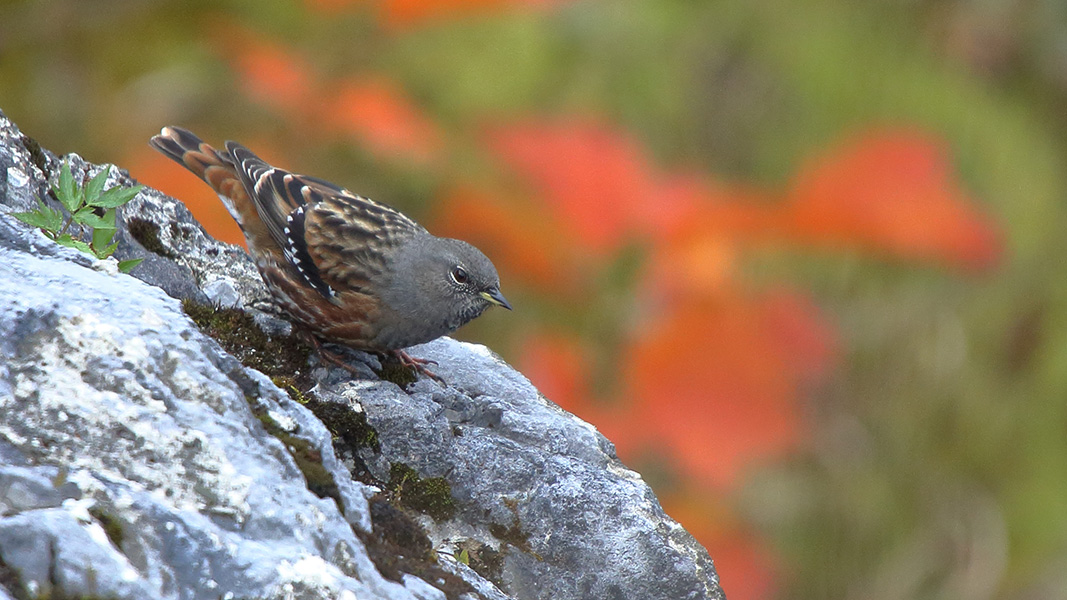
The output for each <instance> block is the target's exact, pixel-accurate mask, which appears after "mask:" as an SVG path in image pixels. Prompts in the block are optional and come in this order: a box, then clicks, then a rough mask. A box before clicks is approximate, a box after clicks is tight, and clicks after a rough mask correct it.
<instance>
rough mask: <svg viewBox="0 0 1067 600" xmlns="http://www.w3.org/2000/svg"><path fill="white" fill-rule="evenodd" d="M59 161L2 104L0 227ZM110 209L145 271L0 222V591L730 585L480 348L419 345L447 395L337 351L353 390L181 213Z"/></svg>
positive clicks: (619, 593)
mask: <svg viewBox="0 0 1067 600" xmlns="http://www.w3.org/2000/svg"><path fill="white" fill-rule="evenodd" d="M146 151H147V150H146ZM65 158H66V159H67V160H69V162H70V164H71V168H72V171H73V172H74V173H75V176H76V178H79V177H82V176H85V175H91V174H94V173H96V172H98V171H99V169H100V167H97V166H95V165H90V164H87V163H85V162H84V161H82V160H81V159H80V158H79V157H77V156H76V155H70V156H68V157H65ZM60 164H61V161H60V159H58V158H57V157H55V156H54V155H51V154H50V153H48V152H47V151H44V150H41V149H40V148H37V147H36V145H35V144H34V143H33V142H32V140H29V139H28V138H24V137H23V136H22V135H21V133H20V132H19V131H18V130H17V128H16V127H15V126H14V124H12V123H11V122H10V121H8V120H7V119H6V117H3V115H2V114H0V176H3V177H5V178H4V179H0V192H2V196H0V205H2V208H0V213H8V212H12V211H18V210H28V209H30V208H32V206H34V205H35V202H36V201H35V197H36V196H42V197H43V196H45V195H46V194H47V189H48V182H49V181H54V180H55V178H56V176H57V173H58V170H59V165H60ZM131 183H132V182H131V181H130V180H129V177H128V176H127V175H126V174H125V173H124V172H121V171H120V170H118V169H114V168H112V169H111V174H110V176H109V180H108V185H109V186H111V185H129V184H131ZM120 214H121V218H122V220H123V222H124V227H122V228H120V230H119V233H118V235H117V236H116V239H117V241H118V242H119V247H118V251H117V252H116V257H118V258H120V259H126V258H133V257H142V258H146V260H145V261H144V262H143V263H142V264H141V265H139V266H138V267H136V268H135V269H134V270H133V271H132V273H131V274H132V275H133V276H132V277H131V276H127V275H123V274H120V273H118V272H117V270H116V269H114V266H113V265H112V266H111V267H108V268H101V266H102V265H107V264H110V263H111V261H110V259H109V261H103V262H101V261H96V260H95V259H93V258H92V257H89V256H88V255H85V254H82V253H80V252H78V251H76V250H72V249H68V248H63V247H60V246H58V245H56V244H54V243H53V242H51V241H50V240H48V239H47V238H45V237H44V236H43V235H41V234H40V233H39V232H37V231H36V230H34V229H31V228H30V227H27V226H25V225H23V224H22V223H20V222H18V221H16V220H15V219H14V218H12V217H10V216H9V215H7V214H0V280H3V282H4V284H3V285H2V286H0V597H3V592H4V591H5V590H6V593H7V595H9V596H12V597H26V596H27V595H30V596H43V595H48V594H53V593H54V594H56V595H62V594H67V595H77V594H92V595H99V596H103V597H110V598H183V599H185V598H189V599H193V598H204V599H208V598H211V599H216V598H242V597H247V598H300V599H304V598H308V599H310V598H353V599H354V598H359V599H367V598H405V599H408V598H412V599H413V598H420V599H421V598H449V599H460V598H485V599H490V600H495V599H504V598H516V599H542V598H544V599H548V598H551V599H553V600H560V599H579V598H635V599H637V598H640V599H656V598H663V599H672V600H673V599H679V598H692V599H698V598H722V597H723V596H722V591H721V590H720V589H719V586H718V579H717V576H716V574H715V570H714V568H713V566H712V562H711V559H710V558H709V557H708V555H707V552H706V551H705V550H704V549H703V548H702V547H701V546H700V545H699V544H698V543H697V542H696V541H695V540H694V539H693V538H692V536H690V535H689V534H688V533H686V532H685V531H684V530H683V529H682V528H681V527H680V526H679V525H678V524H677V523H675V522H674V521H672V520H671V519H670V518H668V517H667V516H666V515H665V514H664V513H663V510H662V509H661V508H660V506H659V503H658V502H657V500H656V498H655V496H654V495H653V493H652V492H651V490H650V489H649V488H648V486H647V485H645V483H644V482H643V481H642V480H641V478H640V477H639V476H638V475H637V474H636V473H634V472H633V471H630V470H628V469H626V467H624V466H623V465H622V464H621V463H620V462H619V460H618V459H617V457H616V456H615V452H614V447H613V446H612V445H611V443H610V442H609V441H607V440H606V439H605V438H604V437H603V436H601V435H600V434H599V433H598V432H597V431H596V429H595V428H593V427H592V426H591V425H589V424H587V423H585V422H583V421H581V420H579V419H578V418H576V417H574V416H573V415H570V414H568V413H566V412H564V411H563V410H561V409H560V408H559V407H557V406H556V405H554V404H552V403H551V402H550V401H548V400H546V399H545V398H544V397H543V396H541V395H540V394H539V393H538V392H537V390H536V389H535V388H534V387H533V386H532V385H531V384H530V382H529V381H527V380H526V378H524V377H523V376H522V375H521V374H519V373H517V372H515V371H514V370H512V369H511V368H510V367H509V366H508V365H506V364H505V363H504V362H503V361H501V360H500V359H499V358H498V357H496V356H495V355H494V354H492V353H491V352H490V351H488V350H487V349H485V348H484V347H481V346H476V345H471V344H464V343H460V342H457V341H454V340H451V339H447V338H442V339H439V340H436V341H434V342H431V343H429V344H425V345H422V346H418V347H415V348H414V349H412V350H411V352H412V354H414V355H415V356H420V357H423V358H429V359H432V360H435V361H437V362H438V363H439V366H438V367H437V368H435V371H436V372H437V373H438V374H440V375H441V376H442V377H444V379H445V380H446V381H448V385H447V386H442V385H440V384H438V383H436V382H433V381H430V380H427V379H419V380H417V381H414V382H413V383H410V384H408V385H404V384H405V379H404V378H405V377H410V373H406V372H397V371H396V367H395V366H391V365H389V364H385V365H383V364H382V363H380V362H379V361H378V359H377V358H376V357H374V356H371V355H367V354H365V353H362V352H356V351H350V350H347V349H339V350H338V351H339V352H342V353H343V355H344V356H345V357H346V360H348V361H349V362H350V363H351V364H353V365H355V366H356V368H357V370H359V371H360V373H361V375H360V378H358V379H353V376H352V375H351V374H350V373H349V372H348V371H345V370H342V369H339V368H326V367H325V366H323V365H322V364H320V363H319V362H318V358H317V357H316V356H315V355H314V354H313V353H312V354H311V356H310V359H308V358H307V354H306V352H307V350H306V348H305V349H304V350H300V348H301V347H302V346H301V343H300V342H299V341H298V340H297V338H295V337H294V338H287V337H286V336H288V335H289V327H288V325H287V323H286V322H285V321H284V319H280V318H279V315H277V314H275V313H273V309H272V307H271V305H270V303H269V296H268V294H267V293H266V291H265V289H264V288H263V286H262V284H261V282H260V280H259V278H258V275H257V274H256V272H255V269H254V267H253V266H252V264H251V261H250V260H249V259H248V258H247V256H246V255H245V254H244V252H243V251H241V250H240V249H239V248H235V247H232V246H228V245H225V244H221V243H219V242H217V241H215V240H213V239H211V238H210V237H208V236H207V235H206V234H205V233H204V231H203V229H202V228H201V227H200V225H199V224H198V223H197V222H196V221H195V220H194V219H193V218H192V216H191V215H190V214H189V212H188V211H187V210H186V209H185V207H184V206H183V205H182V204H181V203H180V202H177V201H175V200H173V199H171V198H168V197H166V196H164V195H162V194H160V193H158V192H156V191H154V190H149V189H146V190H144V191H142V192H141V193H140V194H139V195H138V197H137V198H136V199H135V200H134V201H132V202H131V203H130V204H129V205H127V206H126V207H124V208H123V209H121V213H120ZM182 300H185V301H186V302H187V303H186V304H185V306H184V308H183V305H182V302H181V301H182ZM189 302H191V304H190V303H189ZM211 303H213V304H215V305H218V306H221V307H228V306H242V307H243V308H244V311H245V312H240V311H229V312H226V311H224V310H216V308H212V307H211V306H210V304H211ZM187 313H189V314H193V315H194V316H196V315H199V316H197V321H198V322H200V323H201V324H202V325H203V326H204V327H208V328H209V329H211V328H221V327H224V326H227V324H229V326H233V327H235V328H236V327H245V328H247V329H241V330H240V331H242V332H245V333H243V334H242V335H244V336H245V337H240V336H237V337H236V338H235V337H234V336H233V335H230V334H227V333H225V332H222V333H220V331H221V329H211V330H212V331H213V332H214V335H216V336H217V337H218V340H219V341H218V342H217V341H216V340H214V339H212V338H211V337H208V336H207V335H205V334H204V333H203V332H202V331H201V329H200V328H199V327H198V326H197V325H196V324H194V322H193V321H192V320H191V319H190V317H189V316H188V315H187ZM246 314H247V315H251V318H248V317H246V316H245V315H246ZM263 331H266V332H267V333H263ZM253 340H258V341H253ZM280 340H281V341H280ZM260 343H262V344H274V345H273V346H264V347H262V348H261V347H258V346H256V344H260ZM220 344H222V345H220ZM224 347H225V348H228V349H229V351H227V350H225V349H224ZM238 357H239V358H240V360H241V361H243V362H245V363H246V364H254V365H257V366H259V367H260V368H263V369H264V370H265V371H268V372H269V373H270V375H271V377H268V376H267V375H264V374H263V373H261V372H259V371H257V370H254V369H252V368H249V367H247V366H244V365H242V364H241V362H240V361H239V360H238ZM294 357H295V358H294ZM286 361H288V362H286ZM379 374H382V375H379ZM382 376H384V377H385V379H383V378H382ZM272 377H273V380H272ZM390 380H392V381H398V382H400V383H401V385H398V384H397V383H393V382H392V381H390ZM276 384H277V385H276ZM279 386H281V387H279ZM283 388H284V389H283Z"/></svg>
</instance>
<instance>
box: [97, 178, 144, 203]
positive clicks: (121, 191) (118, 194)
mask: <svg viewBox="0 0 1067 600" xmlns="http://www.w3.org/2000/svg"><path fill="white" fill-rule="evenodd" d="M143 187H144V186H143V185H140V184H138V185H135V186H133V187H128V188H124V187H113V188H111V189H109V190H107V191H106V192H104V193H103V194H100V197H99V198H98V199H96V200H93V201H92V202H91V204H92V205H93V206H99V207H101V208H115V207H117V206H122V205H123V204H126V203H127V202H129V201H130V200H133V197H134V196H136V195H137V193H138V192H140V191H141V188H143Z"/></svg>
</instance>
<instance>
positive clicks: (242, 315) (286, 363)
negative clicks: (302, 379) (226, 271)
mask: <svg viewBox="0 0 1067 600" xmlns="http://www.w3.org/2000/svg"><path fill="white" fill-rule="evenodd" d="M182 310H184V311H185V314H187V315H189V318H191V319H192V320H193V322H194V323H196V324H197V326H198V327H200V329H201V330H202V331H203V332H204V333H206V334H207V335H209V336H211V337H213V338H215V340H216V341H218V343H219V344H221V345H222V347H223V348H224V349H225V350H226V351H227V352H229V353H230V354H232V355H234V356H236V357H237V359H238V360H240V361H241V364H243V365H245V366H246V367H251V368H253V369H255V370H257V371H260V372H262V373H265V374H266V375H268V376H272V377H276V376H281V377H289V378H293V381H295V380H296V378H297V377H298V375H300V374H301V373H302V369H305V368H306V367H307V362H308V355H309V354H310V353H311V346H310V345H309V344H308V343H307V342H306V341H304V339H303V338H302V337H301V336H299V335H297V334H291V335H288V336H285V337H278V338H272V337H270V336H268V335H267V334H266V333H263V330H262V329H260V328H259V325H256V322H255V320H254V319H252V316H251V315H250V314H248V313H246V312H245V311H243V310H241V309H237V308H218V307H215V306H212V305H210V304H204V303H201V302H196V301H195V300H191V299H185V300H183V301H182Z"/></svg>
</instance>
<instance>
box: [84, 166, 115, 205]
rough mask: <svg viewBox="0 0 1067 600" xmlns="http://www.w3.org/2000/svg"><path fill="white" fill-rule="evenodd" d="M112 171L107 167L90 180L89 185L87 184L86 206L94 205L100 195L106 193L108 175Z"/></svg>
mask: <svg viewBox="0 0 1067 600" xmlns="http://www.w3.org/2000/svg"><path fill="white" fill-rule="evenodd" d="M110 171H111V169H108V168H106V167H105V168H104V169H102V170H101V171H100V172H99V173H97V174H96V176H95V177H93V178H92V179H90V180H89V183H87V184H85V203H86V204H92V203H93V201H94V200H96V199H97V198H98V197H99V196H100V193H101V192H103V191H104V184H105V183H107V175H108V173H109V172H110Z"/></svg>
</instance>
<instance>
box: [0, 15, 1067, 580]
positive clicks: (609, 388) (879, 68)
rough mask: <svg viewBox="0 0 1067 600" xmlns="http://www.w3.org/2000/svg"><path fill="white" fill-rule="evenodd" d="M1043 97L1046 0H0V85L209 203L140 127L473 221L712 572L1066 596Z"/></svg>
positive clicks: (504, 316)
mask: <svg viewBox="0 0 1067 600" xmlns="http://www.w3.org/2000/svg"><path fill="white" fill-rule="evenodd" d="M1064 106H1067V3H1063V2H1060V1H1059V0H981V1H974V0H873V1H868V2H847V1H843V0H799V1H797V2H791V3H783V2H775V1H771V0H721V1H714V2H694V1H683V0H610V1H609V0H603V1H580V0H573V1H572V0H540V1H532V0H528V1H525V2H523V1H518V0H427V1H416V0H286V1H279V2H259V1H253V0H213V1H211V2H206V1H186V2H177V1H169V0H94V1H93V2H84V1H75V0H69V1H60V0H35V1H34V0H25V1H19V0H5V1H4V2H2V3H0V110H2V111H4V112H5V113H6V114H7V115H8V116H9V117H10V118H11V119H13V120H14V121H15V122H16V123H17V124H18V125H19V126H20V127H21V128H22V130H23V131H24V132H25V133H26V134H27V135H30V136H32V137H34V138H36V139H37V140H38V141H39V142H40V143H41V144H42V145H43V146H45V147H47V148H49V149H51V150H54V151H56V152H71V151H73V152H78V153H79V154H81V155H82V156H84V157H85V158H87V159H88V160H91V161H95V162H113V163H116V164H118V165H120V166H122V167H125V168H127V169H129V170H130V172H131V173H132V175H133V176H134V177H136V178H138V179H139V180H141V181H142V182H144V183H147V184H149V185H152V186H155V187H158V188H160V189H162V190H164V191H166V192H168V193H170V194H172V195H174V196H177V197H179V198H181V199H183V200H184V201H185V202H186V203H187V204H188V205H189V206H190V208H192V210H193V211H194V213H196V214H197V215H198V217H199V218H200V219H201V220H202V221H203V222H204V224H205V226H207V228H208V229H209V230H210V231H211V232H212V233H213V234H214V235H216V236H217V237H219V238H222V239H225V240H227V241H230V242H233V243H242V240H241V238H240V236H239V233H238V230H237V229H236V227H235V226H234V225H233V223H232V221H231V220H230V219H229V217H228V216H227V215H226V214H225V212H224V211H223V209H222V206H221V204H219V202H218V200H217V199H216V198H215V197H214V195H213V194H212V193H211V192H210V190H209V189H208V188H207V187H206V186H205V185H204V184H202V183H201V182H199V181H198V180H196V179H195V178H194V177H192V176H191V175H189V174H188V173H186V172H185V171H183V170H182V169H181V168H180V167H178V166H177V165H174V164H172V163H170V162H169V161H167V160H166V159H165V158H164V157H162V156H161V155H159V154H157V153H155V152H153V151H152V150H151V149H149V147H148V146H147V145H146V142H147V140H148V138H149V137H150V136H151V135H153V134H154V133H156V132H157V131H158V130H159V128H160V127H161V126H163V125H169V124H176V125H182V126H185V127H188V128H190V129H192V130H194V131H195V132H196V133H198V134H199V135H200V136H202V137H203V138H205V139H206V140H208V141H210V142H213V143H221V142H222V141H223V140H226V139H235V140H239V141H241V142H243V143H244V144H245V145H247V146H249V147H251V148H252V149H253V150H255V151H257V152H258V153H260V154H261V155H262V156H263V157H264V158H267V159H268V160H271V161H273V162H275V163H276V164H278V165H280V166H283V167H287V168H290V169H292V170H296V171H299V172H304V173H308V174H312V175H317V176H320V177H323V178H326V179H329V180H333V181H336V182H338V183H340V184H342V185H345V186H347V187H349V188H351V189H352V190H354V191H356V192H359V193H362V194H364V195H368V196H370V197H372V198H375V199H377V200H381V201H384V202H387V203H389V204H392V205H393V206H395V207H397V208H399V209H401V210H403V211H405V212H407V213H408V214H410V215H412V216H413V217H415V218H416V219H417V220H419V221H421V222H423V223H424V224H426V225H427V226H428V227H429V229H430V230H431V231H433V232H435V233H437V234H439V235H449V236H453V237H460V238H463V239H467V240H469V241H471V242H473V243H475V244H476V245H478V246H479V247H481V248H482V249H483V250H484V251H485V252H486V254H488V255H489V256H490V257H492V258H493V259H494V261H495V262H496V264H497V266H498V267H499V268H500V271H501V279H502V281H503V290H504V293H505V294H507V297H508V298H509V299H510V300H511V301H512V303H513V304H514V305H515V307H516V310H515V311H514V312H513V313H507V312H505V311H490V312H489V313H487V314H486V315H485V316H483V317H482V318H480V319H478V320H477V321H476V322H475V323H473V324H471V325H469V326H468V327H466V328H465V329H463V330H462V331H461V332H460V334H459V337H461V338H463V339H468V340H473V341H477V342H481V343H485V344H487V345H489V346H490V347H491V348H493V349H494V350H496V351H497V352H499V353H500V354H502V355H503V356H504V357H505V358H506V359H507V360H509V361H510V362H511V363H512V364H514V365H516V366H517V367H518V368H519V369H521V370H522V371H523V372H524V373H525V374H527V375H528V376H529V377H530V378H531V379H532V380H533V381H534V382H535V383H536V384H537V385H538V386H539V387H540V388H541V389H542V390H543V392H544V393H545V395H546V396H547V397H549V398H550V399H551V400H553V401H555V402H557V403H558V404H560V405H562V406H563V407H565V408H566V409H568V410H570V411H573V412H575V413H577V414H578V415H579V416H581V417H583V418H585V419H586V420H588V421H590V422H592V423H593V424H595V425H596V426H597V427H598V428H599V429H600V430H601V431H602V432H603V433H604V434H605V435H607V436H608V437H609V438H610V439H611V440H612V441H614V442H615V444H616V445H617V447H618V451H619V455H620V456H621V457H622V459H623V460H624V461H625V462H626V463H627V465H629V466H631V467H632V468H634V469H637V470H638V471H640V472H641V473H642V474H643V475H644V477H645V478H646V479H647V480H648V481H649V482H650V483H651V484H652V486H653V487H654V488H655V490H656V492H657V494H658V495H659V497H660V499H661V501H662V503H663V505H664V507H665V508H666V510H667V511H668V513H670V514H671V515H672V516H673V517H675V518H676V519H678V520H680V521H681V522H682V523H683V525H684V526H685V527H686V528H687V529H688V530H689V531H691V532H692V533H693V535H695V536H696V537H697V538H698V539H699V540H700V541H701V542H702V543H703V544H704V545H705V546H706V547H707V548H708V550H709V552H710V553H711V555H712V557H713V558H714V560H715V564H716V567H717V569H718V571H719V574H720V576H721V580H722V585H723V588H724V590H725V591H726V593H727V595H728V596H729V597H730V598H731V600H752V599H757V598H800V599H808V598H810V599H874V600H878V599H894V598H901V599H903V598H946V599H948V598H967V599H986V598H990V599H1006V598H1023V599H1031V598H1033V599H1037V598H1056V597H1059V598H1062V597H1067V402H1065V400H1067V272H1065V271H1067V260H1064V254H1065V251H1067V237H1065V236H1064V235H1063V234H1062V231H1063V230H1064V227H1065V225H1067V181H1065V176H1067V111H1065V110H1064Z"/></svg>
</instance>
